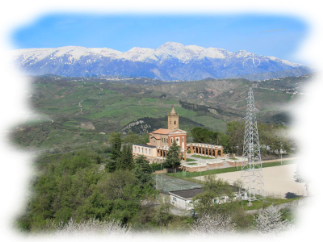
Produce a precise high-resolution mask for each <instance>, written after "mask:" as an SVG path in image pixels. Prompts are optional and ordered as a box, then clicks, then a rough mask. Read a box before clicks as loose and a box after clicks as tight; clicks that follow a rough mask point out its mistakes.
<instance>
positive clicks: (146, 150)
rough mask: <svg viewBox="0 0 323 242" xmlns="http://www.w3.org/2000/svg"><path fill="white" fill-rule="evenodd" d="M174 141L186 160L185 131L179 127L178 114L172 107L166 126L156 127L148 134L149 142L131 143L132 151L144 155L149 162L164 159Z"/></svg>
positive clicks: (134, 153) (136, 154)
mask: <svg viewBox="0 0 323 242" xmlns="http://www.w3.org/2000/svg"><path fill="white" fill-rule="evenodd" d="M173 142H176V143H177V145H178V146H180V148H181V153H182V154H183V156H184V159H185V161H186V151H187V144H186V131H184V130H181V129H179V115H178V114H177V113H176V112H175V108H174V107H173V108H172V110H171V112H170V113H169V114H168V128H167V129H162V128H160V129H157V130H155V131H153V132H151V133H150V134H149V143H147V144H146V145H135V144H134V145H133V146H132V153H133V155H135V156H138V155H144V156H146V157H147V158H148V159H149V160H150V161H151V162H157V161H158V160H164V159H166V156H167V152H168V149H169V147H170V146H171V145H172V143H173Z"/></svg>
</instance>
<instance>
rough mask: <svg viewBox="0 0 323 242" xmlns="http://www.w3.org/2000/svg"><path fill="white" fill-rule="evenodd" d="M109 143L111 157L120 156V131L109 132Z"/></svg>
mask: <svg viewBox="0 0 323 242" xmlns="http://www.w3.org/2000/svg"><path fill="white" fill-rule="evenodd" d="M110 143H111V146H112V148H111V153H112V154H111V159H112V160H115V161H116V160H117V159H118V158H119V157H120V156H121V134H120V133H111V134H110Z"/></svg>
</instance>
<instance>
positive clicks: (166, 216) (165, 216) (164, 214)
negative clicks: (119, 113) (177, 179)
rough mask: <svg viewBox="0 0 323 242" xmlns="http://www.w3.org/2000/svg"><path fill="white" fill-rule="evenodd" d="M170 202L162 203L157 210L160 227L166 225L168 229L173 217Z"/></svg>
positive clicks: (156, 217) (156, 218) (157, 220)
mask: <svg viewBox="0 0 323 242" xmlns="http://www.w3.org/2000/svg"><path fill="white" fill-rule="evenodd" d="M170 206H171V205H170V204H169V203H162V204H161V205H160V207H159V208H158V210H157V213H156V216H155V220H156V222H157V223H158V224H159V226H160V228H161V227H162V226H166V228H167V229H168V223H169V221H170V220H171V219H172V217H173V216H172V214H171V213H170Z"/></svg>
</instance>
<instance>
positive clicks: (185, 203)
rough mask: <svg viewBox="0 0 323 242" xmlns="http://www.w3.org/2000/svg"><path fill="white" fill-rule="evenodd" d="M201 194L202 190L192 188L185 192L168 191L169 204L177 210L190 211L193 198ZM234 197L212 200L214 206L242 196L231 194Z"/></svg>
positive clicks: (237, 193) (221, 197) (225, 196)
mask: <svg viewBox="0 0 323 242" xmlns="http://www.w3.org/2000/svg"><path fill="white" fill-rule="evenodd" d="M202 192H203V188H193V189H187V190H178V191H170V192H169V196H170V203H171V204H172V205H174V206H175V207H177V208H181V209H185V210H191V209H193V208H194V204H193V197H195V196H196V195H198V194H200V193H202ZM233 195H234V197H233V198H229V196H227V195H223V196H219V197H215V198H214V199H213V203H214V204H222V203H226V202H229V201H231V199H232V200H233V201H234V200H236V199H243V196H241V194H239V192H234V193H233Z"/></svg>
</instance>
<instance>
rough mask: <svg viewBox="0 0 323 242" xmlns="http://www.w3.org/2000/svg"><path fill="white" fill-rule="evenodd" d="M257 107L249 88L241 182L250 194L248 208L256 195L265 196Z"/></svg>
mask: <svg viewBox="0 0 323 242" xmlns="http://www.w3.org/2000/svg"><path fill="white" fill-rule="evenodd" d="M255 112H256V107H255V102H254V96H253V91H252V87H250V88H249V91H248V97H247V115H246V117H245V133H244V143H243V154H242V157H244V158H246V162H244V164H243V165H242V168H241V171H242V173H241V181H242V182H243V184H244V185H245V187H246V190H247V194H248V201H249V203H248V206H251V205H252V203H251V202H252V201H255V200H257V198H256V194H257V195H261V196H265V192H264V180H263V175H262V162H261V154H260V145H259V135H258V127H257V120H256V113H255Z"/></svg>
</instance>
